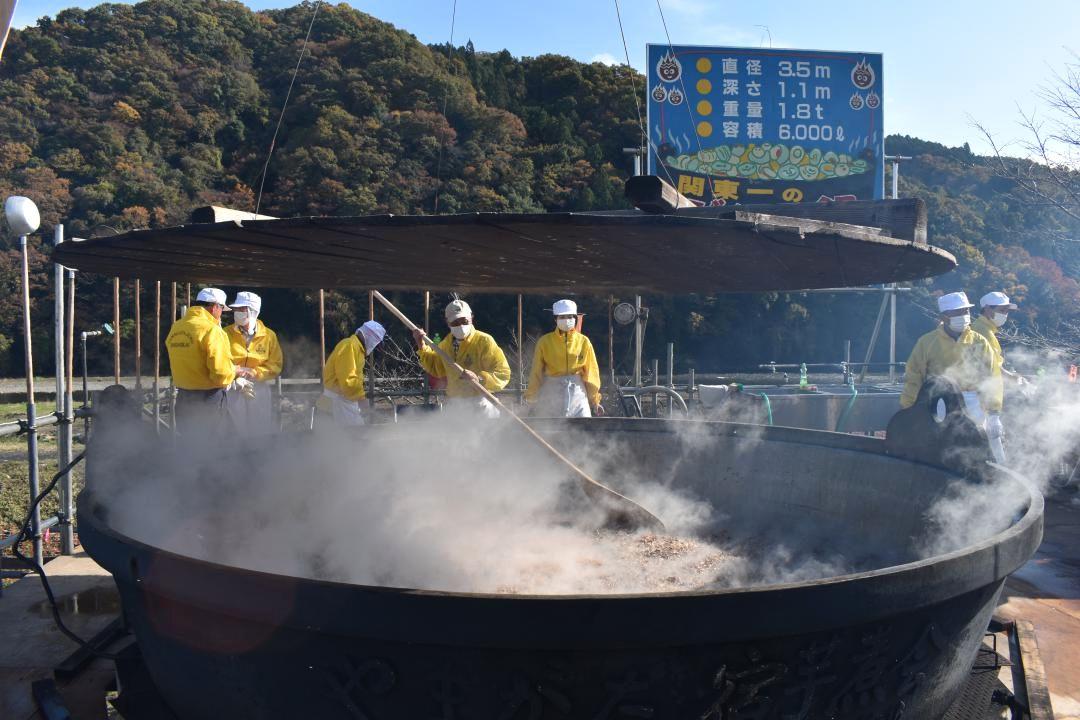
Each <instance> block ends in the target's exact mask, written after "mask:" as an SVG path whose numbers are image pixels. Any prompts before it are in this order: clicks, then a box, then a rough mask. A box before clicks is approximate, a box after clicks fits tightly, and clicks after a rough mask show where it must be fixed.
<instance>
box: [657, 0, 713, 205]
mask: <svg viewBox="0 0 1080 720" xmlns="http://www.w3.org/2000/svg"><path fill="white" fill-rule="evenodd" d="M656 9H657V10H658V11H659V12H660V23H661V24H662V25H663V26H664V37H666V38H667V44H668V52H669V53H671V57H675V46H674V45H672V44H671V33H669V32H668V27H667V19H665V18H664V8H662V7H661V6H660V0H656ZM679 86H680V87H682V94H683V104H684V105H686V114H687V115H688V116H689V117H690V129H691V130H692V131H693V132H694V139H695V140H697V147H698V153H700V152H701V151H702V147H701V135H699V134H698V132H697V125H696V123H695V122H694V111H693V109H692V108H691V107H690V95H689V94H688V93H687V92H686V73H679ZM705 177H706V178H707V179H708V181H709V187H710V188H711V187H712V186H713V176H712V173H711V172H709V170H708V169H706V170H705Z"/></svg>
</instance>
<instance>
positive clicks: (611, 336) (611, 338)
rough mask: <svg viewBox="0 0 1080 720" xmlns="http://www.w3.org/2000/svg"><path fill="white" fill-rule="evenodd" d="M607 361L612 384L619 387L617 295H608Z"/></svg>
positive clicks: (613, 386)
mask: <svg viewBox="0 0 1080 720" xmlns="http://www.w3.org/2000/svg"><path fill="white" fill-rule="evenodd" d="M607 362H608V372H609V373H610V374H611V386H612V388H613V389H615V388H618V387H619V381H618V380H617V379H616V377H615V296H614V295H608V301H607Z"/></svg>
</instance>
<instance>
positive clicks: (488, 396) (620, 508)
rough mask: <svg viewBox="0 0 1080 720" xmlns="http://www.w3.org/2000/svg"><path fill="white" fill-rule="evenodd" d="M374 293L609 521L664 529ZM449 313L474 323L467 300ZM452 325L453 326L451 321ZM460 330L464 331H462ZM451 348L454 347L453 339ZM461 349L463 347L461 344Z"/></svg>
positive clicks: (451, 307) (375, 294) (450, 374)
mask: <svg viewBox="0 0 1080 720" xmlns="http://www.w3.org/2000/svg"><path fill="white" fill-rule="evenodd" d="M371 295H372V297H374V298H375V299H376V300H378V301H379V302H380V303H382V304H383V306H384V307H385V308H386V309H387V310H389V311H390V312H391V313H392V314H393V315H394V317H396V318H397V319H398V320H400V321H401V322H402V323H404V325H405V327H407V328H409V330H411V331H412V334H413V338H415V339H416V342H417V343H421V344H422V345H421V346H422V347H423V345H430V346H431V347H430V350H431V352H433V353H434V354H435V355H437V356H438V357H439V358H440V359H441V360H442V363H443V364H442V365H441V366H440V367H442V368H444V369H445V371H446V373H447V374H445V375H444V377H447V378H448V379H449V378H450V377H453V376H454V374H455V373H456V374H457V375H458V380H459V381H461V382H463V383H467V384H469V385H471V386H472V387H473V389H474V390H475V391H476V392H477V393H479V394H480V395H481V396H482V398H483V399H485V400H487V402H488V403H489V404H490V405H491V406H492V407H493V408H496V409H497V408H502V409H503V410H505V411H506V413H507V415H509V416H510V418H511V419H513V420H514V422H516V423H517V424H518V425H519V426H520V427H521V429H522V430H524V431H525V432H526V433H528V434H529V435H530V436H531V437H532V439H533V440H535V441H536V442H537V443H539V444H540V445H541V446H543V447H544V448H545V449H546V450H547V451H548V452H549V453H551V454H552V455H553V456H554V457H555V458H556V459H558V460H559V462H561V463H562V464H563V465H565V466H566V467H567V468H568V469H569V470H570V471H571V472H572V473H573V474H574V475H575V476H576V477H577V479H578V481H579V482H580V483H581V487H582V489H583V490H584V491H585V495H586V496H587V497H588V498H589V499H590V500H592V501H593V502H594V503H596V504H597V505H599V506H601V507H603V508H604V509H605V510H606V512H607V518H608V519H607V524H609V525H612V526H623V527H643V528H652V529H654V530H656V531H658V532H662V531H663V530H664V523H662V522H660V519H659V518H658V517H656V516H655V515H653V514H652V513H651V512H649V511H648V510H646V509H645V508H643V507H641V506H640V505H638V504H637V503H636V502H634V501H633V500H631V499H630V498H628V497H625V496H623V495H620V494H619V493H617V492H615V491H614V490H612V489H611V488H609V487H607V486H606V485H602V484H601V483H598V482H596V481H595V480H593V479H592V478H591V477H589V476H588V475H587V474H585V472H584V471H583V470H582V469H581V468H579V467H578V466H577V465H574V463H572V462H570V461H569V460H568V459H567V458H566V457H564V456H563V454H562V453H560V452H559V451H558V450H556V449H555V448H554V447H552V446H551V444H550V443H548V441H547V440H545V439H544V438H542V437H540V435H539V434H538V433H537V432H536V431H535V430H533V429H532V428H531V427H529V425H528V424H527V423H526V422H525V421H524V420H522V419H521V418H519V417H518V416H517V415H516V414H515V413H514V411H513V410H511V409H510V408H508V407H506V406H505V405H503V404H502V403H501V402H500V401H499V398H498V397H496V396H495V395H493V394H492V393H491V391H490V390H488V388H487V387H486V386H485V385H484V382H487V379H486V378H485V379H484V381H481V377H480V376H479V375H477V374H476V372H474V371H471V370H468V369H467V368H465V367H462V365H461V362H459V361H458V360H457V359H456V358H455V357H454V356H452V355H450V353H449V352H447V350H446V349H444V347H443V345H444V344H445V343H446V342H447V341H446V340H443V342H442V343H440V344H439V345H435V343H434V342H433V341H432V340H431V338H429V337H428V336H427V335H426V334H424V331H423V330H421V329H420V328H418V327H417V326H416V324H415V323H414V322H413V321H411V320H409V318H407V317H405V315H404V314H403V313H402V312H401V311H400V310H398V309H397V308H396V307H394V304H393V303H392V302H390V301H389V300H387V299H386V298H385V297H383V294H382V293H381V292H379V291H378V290H373V291H372V293H371ZM459 311H460V315H459ZM446 315H447V321H448V322H450V320H449V318H450V316H451V315H453V316H455V318H460V317H464V316H467V317H468V318H469V324H470V325H471V324H472V310H471V309H470V308H469V306H468V304H467V303H464V302H462V301H460V300H455V301H454V302H452V303H450V305H449V306H447V308H446ZM450 327H454V326H453V325H452V324H451V326H450ZM473 332H474V333H475V332H476V330H475V329H474V330H473ZM458 334H461V333H460V332H459V333H458ZM469 334H471V333H469ZM486 337H488V338H490V337H491V336H490V335H486ZM491 342H492V344H493V345H494V340H492V341H491ZM451 349H454V348H453V344H452V343H451ZM458 349H460V347H459V348H458ZM495 349H496V350H498V353H499V356H500V357H501V358H502V367H503V368H506V372H505V374H501V375H500V376H499V377H503V378H505V379H504V380H502V381H501V382H502V384H501V385H499V387H500V388H501V387H504V386H505V385H506V383H507V381H508V380H509V378H510V369H509V365H507V364H506V356H505V355H503V354H502V350H499V348H498V346H497V345H495ZM421 357H422V356H421ZM424 367H425V368H428V366H427V365H425V366H424ZM451 369H452V370H453V372H450V371H451ZM428 372H429V373H430V372H431V368H428ZM481 372H483V371H481ZM448 386H449V383H448Z"/></svg>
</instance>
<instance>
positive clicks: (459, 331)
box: [450, 323, 473, 340]
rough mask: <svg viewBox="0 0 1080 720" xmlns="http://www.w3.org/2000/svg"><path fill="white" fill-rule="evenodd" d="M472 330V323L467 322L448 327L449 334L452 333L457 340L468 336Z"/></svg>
mask: <svg viewBox="0 0 1080 720" xmlns="http://www.w3.org/2000/svg"><path fill="white" fill-rule="evenodd" d="M472 331H473V326H472V323H469V324H468V325H454V326H453V327H452V328H450V332H451V334H453V336H454V337H456V338H457V339H458V340H464V339H465V338H467V337H469V335H470V334H471V333H472Z"/></svg>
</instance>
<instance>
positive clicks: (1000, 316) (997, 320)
mask: <svg viewBox="0 0 1080 720" xmlns="http://www.w3.org/2000/svg"><path fill="white" fill-rule="evenodd" d="M1008 319H1009V313H999V312H996V313H994V317H993V323H994V324H995V325H997V326H998V327H1001V326H1002V325H1004V324H1005V321H1006V320H1008Z"/></svg>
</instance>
